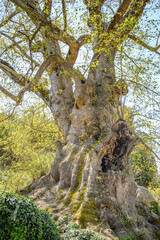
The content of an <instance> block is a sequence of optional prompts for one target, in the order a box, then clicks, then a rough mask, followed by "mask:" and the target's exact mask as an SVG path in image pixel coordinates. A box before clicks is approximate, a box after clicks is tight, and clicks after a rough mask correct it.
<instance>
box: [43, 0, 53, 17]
mask: <svg viewBox="0 0 160 240" xmlns="http://www.w3.org/2000/svg"><path fill="white" fill-rule="evenodd" d="M51 7H52V0H45V4H44V8H43V13H44V14H46V16H47V17H48V16H50V13H51Z"/></svg>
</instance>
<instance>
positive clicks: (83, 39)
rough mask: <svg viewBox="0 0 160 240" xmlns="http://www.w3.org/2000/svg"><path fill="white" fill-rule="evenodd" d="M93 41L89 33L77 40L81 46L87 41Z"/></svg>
mask: <svg viewBox="0 0 160 240" xmlns="http://www.w3.org/2000/svg"><path fill="white" fill-rule="evenodd" d="M91 41H92V37H91V35H89V34H88V35H82V36H80V37H79V38H78V40H77V42H78V44H79V47H82V46H83V45H85V44H86V43H91Z"/></svg>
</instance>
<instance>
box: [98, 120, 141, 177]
mask: <svg viewBox="0 0 160 240" xmlns="http://www.w3.org/2000/svg"><path fill="white" fill-rule="evenodd" d="M138 142H139V139H137V138H134V137H133V136H132V133H131V131H130V130H129V129H128V126H127V123H126V121H125V120H123V119H119V120H118V121H117V122H116V123H115V124H114V125H113V126H112V128H111V135H110V137H109V139H108V140H107V141H106V142H105V143H104V146H103V148H102V150H101V151H100V153H99V155H100V157H101V160H102V163H101V167H102V172H107V171H108V170H114V171H119V170H123V169H124V168H125V169H127V167H128V155H129V154H130V152H131V151H132V149H133V147H134V146H135V145H136V144H137V143H138Z"/></svg>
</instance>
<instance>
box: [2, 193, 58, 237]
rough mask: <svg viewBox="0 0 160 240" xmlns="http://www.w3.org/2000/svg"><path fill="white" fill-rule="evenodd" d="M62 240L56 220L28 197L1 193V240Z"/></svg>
mask: <svg viewBox="0 0 160 240" xmlns="http://www.w3.org/2000/svg"><path fill="white" fill-rule="evenodd" d="M4 239H14V240H27V239H28V240H50V239H52V240H60V239H61V238H60V235H59V232H58V230H57V227H56V225H55V222H54V220H52V219H51V218H50V217H49V214H48V213H47V212H44V211H41V210H38V208H37V206H36V205H35V204H34V203H33V202H32V201H31V200H29V199H27V198H26V197H22V196H20V195H15V194H13V193H11V192H7V191H3V192H0V240H4Z"/></svg>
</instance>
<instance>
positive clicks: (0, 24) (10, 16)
mask: <svg viewBox="0 0 160 240" xmlns="http://www.w3.org/2000/svg"><path fill="white" fill-rule="evenodd" d="M19 13H21V11H20V10H18V11H14V12H12V13H11V14H10V15H9V16H8V17H7V18H6V19H5V20H4V21H2V22H1V23H0V28H1V27H4V25H6V24H7V23H8V22H9V21H10V20H11V19H12V18H13V17H14V16H16V15H17V14H19Z"/></svg>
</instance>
